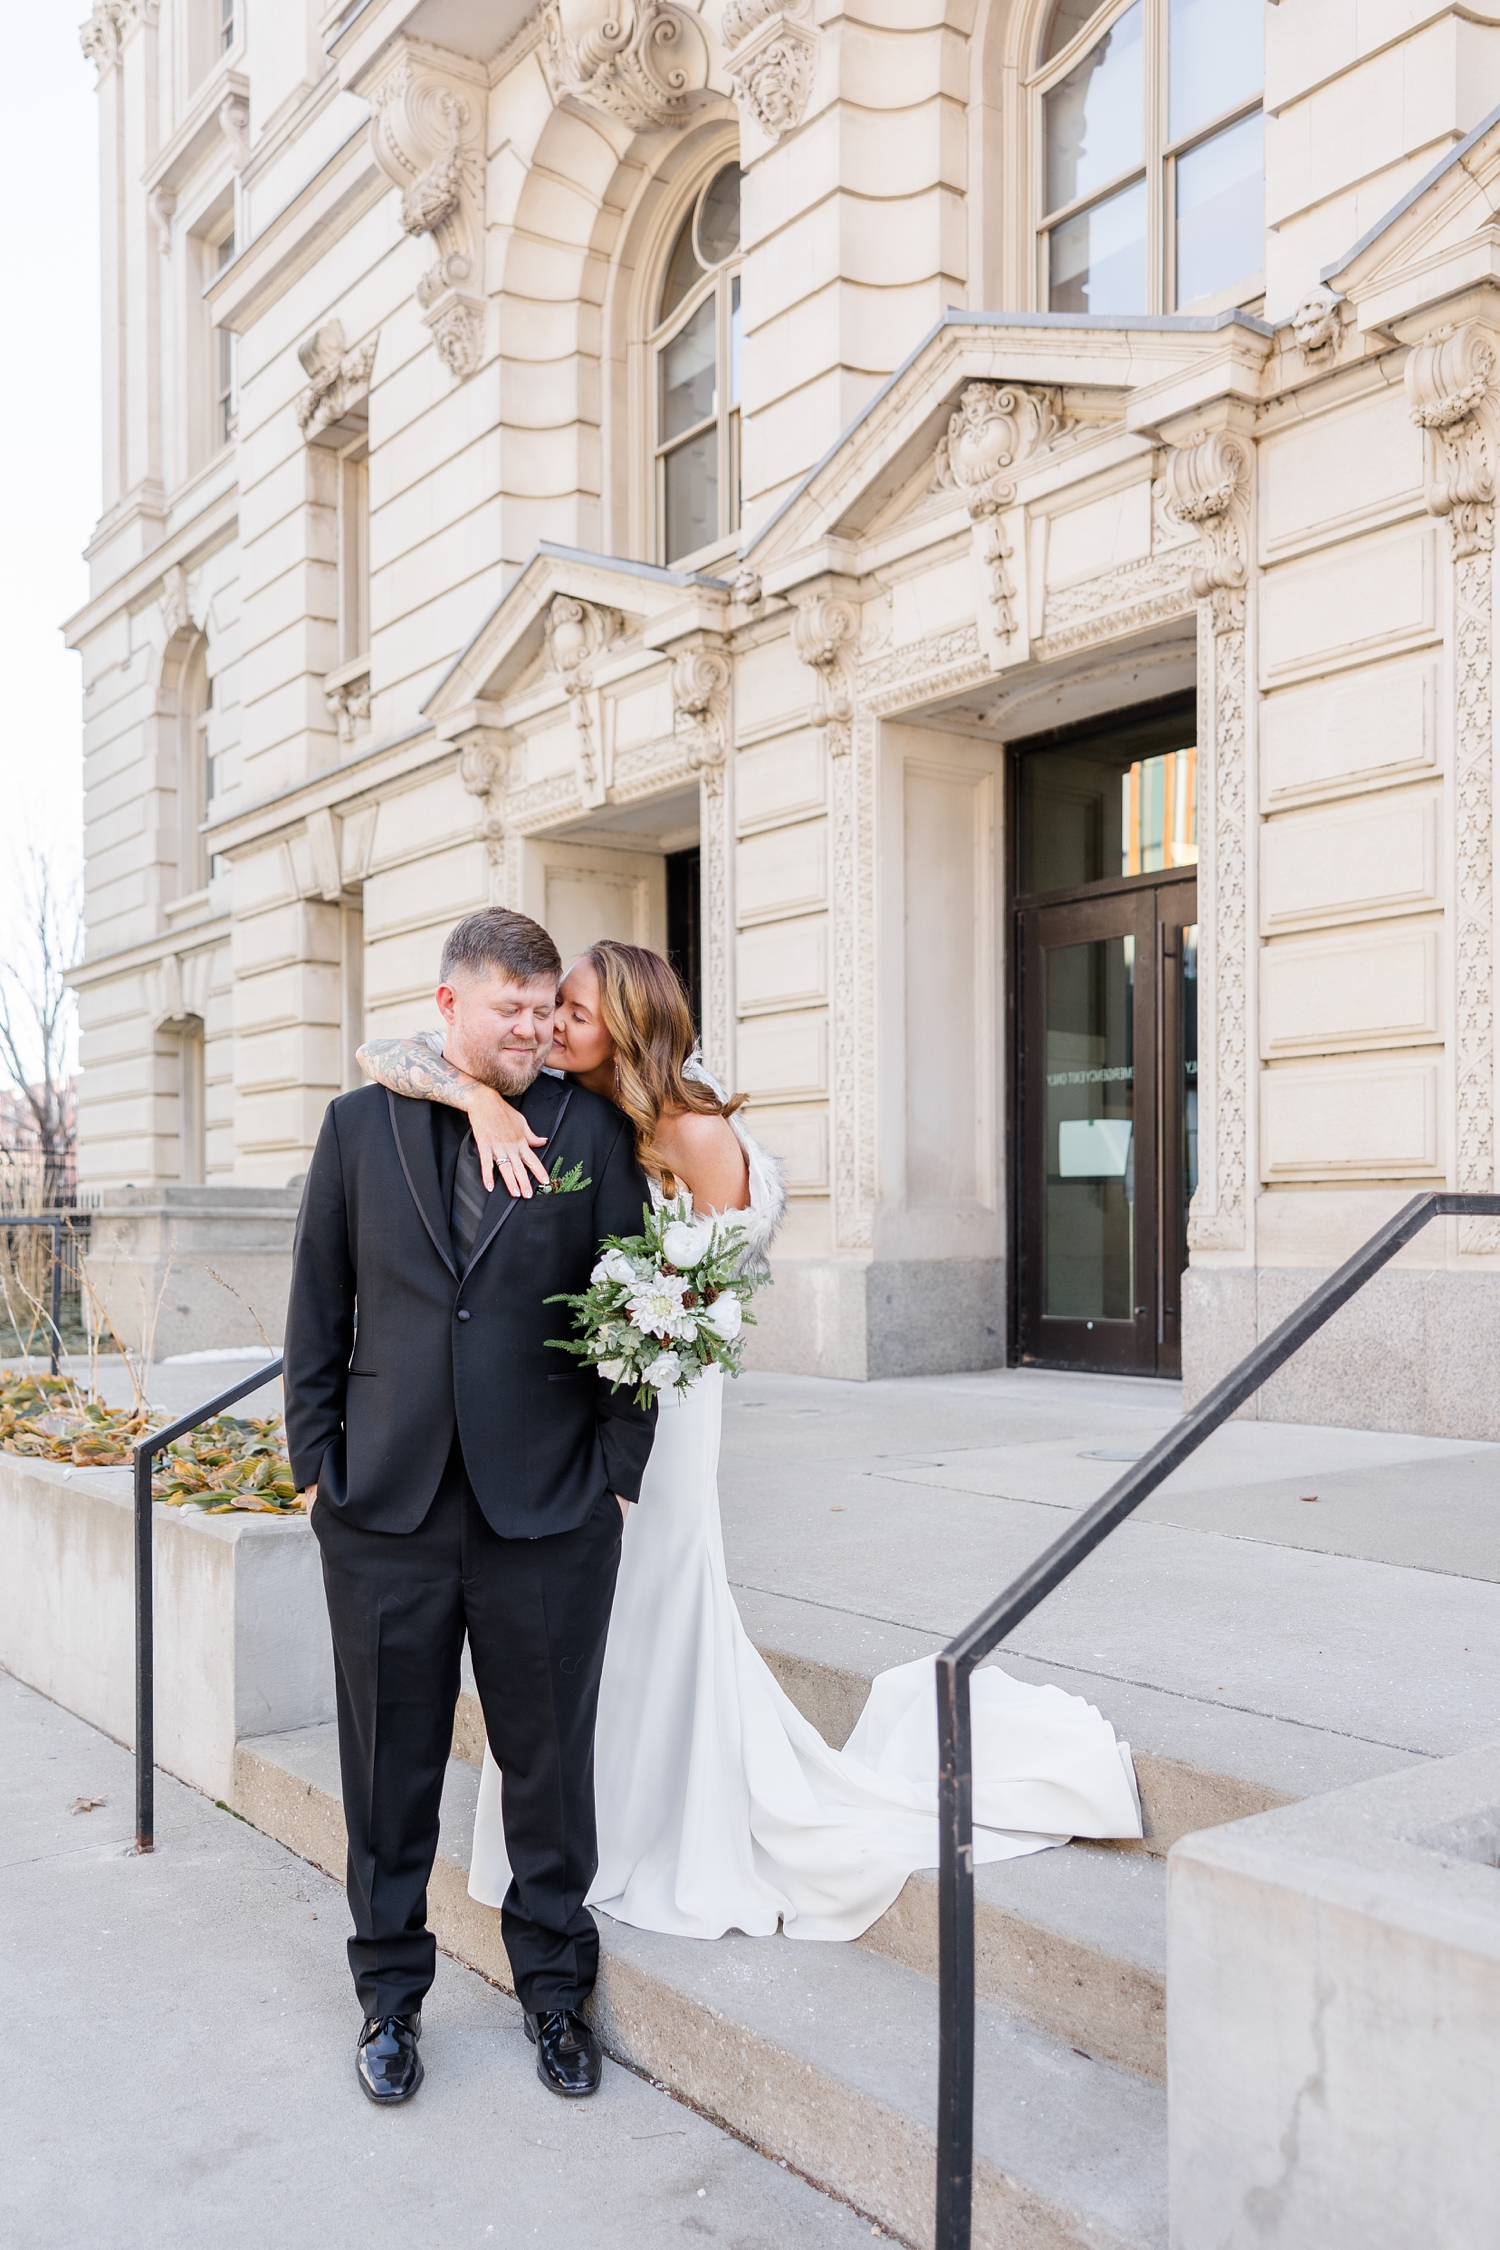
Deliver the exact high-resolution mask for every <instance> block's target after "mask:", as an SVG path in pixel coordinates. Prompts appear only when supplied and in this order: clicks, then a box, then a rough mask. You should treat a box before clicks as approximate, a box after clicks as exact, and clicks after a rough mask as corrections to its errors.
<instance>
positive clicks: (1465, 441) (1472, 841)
mask: <svg viewBox="0 0 1500 2250" xmlns="http://www.w3.org/2000/svg"><path fill="white" fill-rule="evenodd" d="M1494 373H1495V348H1494V342H1493V339H1492V338H1491V337H1490V336H1489V335H1488V334H1487V333H1486V332H1485V331H1484V330H1483V329H1480V328H1476V327H1474V326H1473V325H1472V324H1470V325H1467V326H1465V327H1462V328H1457V329H1452V328H1446V329H1439V330H1438V331H1437V333H1436V334H1435V335H1433V336H1429V337H1427V338H1426V339H1425V340H1424V341H1423V342H1422V343H1420V344H1418V345H1417V346H1416V348H1415V350H1414V351H1413V352H1412V354H1411V356H1410V358H1409V359H1408V360H1407V363H1406V395H1407V402H1408V404H1409V406H1410V408H1411V417H1412V420H1413V421H1414V422H1415V423H1416V425H1417V427H1418V428H1419V429H1420V430H1423V431H1425V432H1426V437H1427V471H1428V483H1427V505H1428V507H1429V508H1430V509H1431V511H1432V513H1433V514H1434V515H1435V516H1446V517H1447V519H1448V523H1449V528H1450V531H1451V534H1452V546H1453V644H1454V645H1453V701H1454V713H1453V764H1454V785H1455V795H1456V799H1457V804H1456V812H1457V819H1456V822H1455V827H1456V831H1457V833H1456V849H1457V861H1458V865H1457V884H1456V899H1455V907H1456V915H1455V920H1456V929H1455V933H1454V935H1455V943H1454V954H1455V967H1456V971H1457V985H1458V989H1457V995H1456V1005H1455V1009H1454V1033H1455V1047H1456V1055H1455V1065H1456V1073H1457V1095H1456V1108H1457V1142H1458V1146H1457V1179H1456V1182H1455V1184H1456V1186H1457V1187H1459V1188H1460V1189H1461V1190H1465V1191H1467V1192H1470V1193H1477V1194H1490V1193H1492V1192H1493V1191H1494V1186H1495V1177H1496V1173H1495V1153H1496V1150H1495V1142H1496V1133H1495V946H1494V938H1495V898H1494V825H1495V811H1494V755H1495V747H1494V676H1493V675H1494V544H1495V470H1496V443H1497V422H1496V417H1497V407H1500V402H1497V397H1496V393H1495V391H1494V389H1493V387H1492V384H1493V377H1494ZM1458 1246H1459V1249H1460V1250H1463V1251H1469V1252H1474V1253H1483V1252H1493V1251H1496V1250H1500V1225H1497V1224H1496V1222H1495V1221H1494V1220H1493V1219H1468V1220H1463V1221H1461V1222H1460V1224H1459V1229H1458Z"/></svg>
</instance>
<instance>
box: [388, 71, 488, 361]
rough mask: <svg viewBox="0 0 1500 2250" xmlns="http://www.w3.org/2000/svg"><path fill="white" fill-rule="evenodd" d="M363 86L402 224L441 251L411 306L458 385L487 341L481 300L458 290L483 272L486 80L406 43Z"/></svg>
mask: <svg viewBox="0 0 1500 2250" xmlns="http://www.w3.org/2000/svg"><path fill="white" fill-rule="evenodd" d="M450 65H452V66H453V67H450ZM359 90H360V92H361V93H362V94H364V95H365V97H366V99H367V100H368V101H369V103H370V108H371V112H372V114H371V118H370V148H371V151H372V153H373V155H374V158H375V161H376V163H377V164H378V165H379V166H380V169H381V170H382V172H384V174H385V176H386V178H387V179H388V180H390V181H391V182H392V183H393V184H394V185H395V186H396V187H398V188H399V189H400V190H401V224H402V227H403V228H404V229H405V231H406V233H407V234H409V235H413V236H418V237H420V236H422V235H430V236H431V238H432V244H433V248H434V250H435V251H436V253H437V255H436V257H435V258H434V260H433V263H432V264H431V265H430V266H428V267H427V268H426V269H425V270H424V271H423V273H422V275H421V277H420V279H419V280H418V282H417V290H416V295H417V303H418V304H419V305H420V306H421V307H422V309H423V312H424V313H425V314H426V315H427V325H428V326H429V327H430V328H431V329H432V332H433V341H434V343H435V344H436V346H437V351H438V356H439V358H440V359H441V360H442V361H443V364H444V366H445V367H447V369H448V370H449V372H450V374H452V375H454V376H455V377H457V378H458V380H460V381H462V380H463V378H464V377H465V376H467V375H471V374H472V373H473V372H474V369H475V368H476V367H477V366H478V364H479V351H480V344H481V341H482V337H483V319H482V308H481V307H480V306H479V304H478V300H477V299H476V298H474V297H472V296H467V297H466V296H462V295H460V294H459V292H460V291H461V290H462V289H463V286H464V284H465V283H472V282H473V281H474V280H475V278H476V277H477V275H478V273H479V270H480V244H481V234H482V229H483V204H484V173H483V167H482V163H481V151H482V147H483V138H484V111H485V89H484V86H483V85H482V83H479V82H478V81H477V80H471V79H469V78H468V77H466V76H464V75H463V73H462V66H461V65H458V64H457V63H456V61H455V58H452V57H449V58H444V57H442V56H440V55H439V54H438V53H437V52H436V51H435V50H432V49H428V48H425V47H423V46H421V45H419V44H418V43H417V42H416V41H414V40H404V41H402V42H400V43H399V44H398V45H397V47H396V48H395V49H394V51H393V52H392V53H391V54H390V55H389V56H388V57H387V58H386V60H385V61H384V63H383V64H382V65H381V66H379V68H378V69H377V70H376V72H375V74H374V75H373V76H372V77H371V78H369V79H367V80H364V81H362V82H361V83H360V87H359Z"/></svg>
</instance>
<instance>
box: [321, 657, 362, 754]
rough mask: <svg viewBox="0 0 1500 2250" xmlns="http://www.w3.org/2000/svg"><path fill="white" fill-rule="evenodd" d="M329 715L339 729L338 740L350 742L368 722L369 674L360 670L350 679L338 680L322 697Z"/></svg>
mask: <svg viewBox="0 0 1500 2250" xmlns="http://www.w3.org/2000/svg"><path fill="white" fill-rule="evenodd" d="M323 700H324V702H325V703H326V704H327V706H328V711H329V716H330V717H331V718H332V719H333V721H334V724H335V725H336V726H337V728H338V730H339V740H340V742H345V743H348V742H352V741H353V740H354V738H355V736H356V735H357V734H358V733H360V731H361V730H362V729H363V728H365V727H367V726H368V725H369V723H370V675H369V673H368V672H361V673H360V674H359V675H358V677H357V678H355V679H352V680H340V681H339V684H338V686H337V687H331V688H329V689H328V691H327V693H326V694H325V695H324V697H323Z"/></svg>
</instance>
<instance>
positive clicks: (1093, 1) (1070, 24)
mask: <svg viewBox="0 0 1500 2250" xmlns="http://www.w3.org/2000/svg"><path fill="white" fill-rule="evenodd" d="M1104 5H1105V0H1057V6H1056V7H1055V8H1054V9H1053V11H1052V13H1051V15H1050V16H1049V17H1048V19H1047V36H1046V38H1045V39H1044V40H1043V41H1042V61H1043V62H1051V60H1052V58H1053V56H1054V55H1060V54H1061V53H1062V51H1063V49H1064V47H1066V46H1068V45H1069V43H1070V42H1071V41H1072V40H1074V39H1076V38H1077V37H1078V34H1079V32H1080V31H1082V29H1083V27H1084V25H1085V24H1086V23H1092V22H1093V20H1094V18H1095V16H1097V15H1098V13H1099V11H1100V9H1101V8H1102V7H1103V6H1104Z"/></svg>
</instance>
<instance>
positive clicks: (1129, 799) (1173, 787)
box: [1120, 750, 1198, 875]
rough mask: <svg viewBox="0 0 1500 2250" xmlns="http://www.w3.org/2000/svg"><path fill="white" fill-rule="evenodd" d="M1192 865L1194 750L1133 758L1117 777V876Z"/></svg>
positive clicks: (1195, 831) (1195, 829) (1195, 806)
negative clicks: (1118, 832)
mask: <svg viewBox="0 0 1500 2250" xmlns="http://www.w3.org/2000/svg"><path fill="white" fill-rule="evenodd" d="M1197 864H1198V753H1197V751H1196V750H1169V751H1168V752H1167V753H1166V755H1165V756H1164V757H1160V758H1137V759H1136V761H1135V763H1134V764H1133V765H1131V766H1128V767H1127V768H1126V770H1125V771H1124V773H1122V774H1121V776H1120V873H1121V874H1122V875H1154V874H1155V873H1156V871H1157V869H1158V868H1162V867H1196V866H1197Z"/></svg>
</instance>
